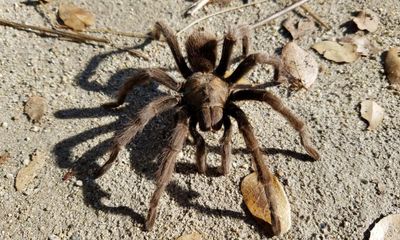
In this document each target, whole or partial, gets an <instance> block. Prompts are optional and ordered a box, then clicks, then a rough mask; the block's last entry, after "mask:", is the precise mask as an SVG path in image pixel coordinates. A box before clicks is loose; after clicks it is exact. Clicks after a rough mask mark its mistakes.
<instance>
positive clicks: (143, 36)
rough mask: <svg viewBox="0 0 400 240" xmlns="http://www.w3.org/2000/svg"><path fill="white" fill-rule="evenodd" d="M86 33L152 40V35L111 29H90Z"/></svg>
mask: <svg viewBox="0 0 400 240" xmlns="http://www.w3.org/2000/svg"><path fill="white" fill-rule="evenodd" d="M86 32H90V33H109V34H114V35H118V36H125V37H133V38H151V37H152V36H151V34H150V33H141V32H122V31H118V30H113V29H110V28H103V29H88V30H86Z"/></svg>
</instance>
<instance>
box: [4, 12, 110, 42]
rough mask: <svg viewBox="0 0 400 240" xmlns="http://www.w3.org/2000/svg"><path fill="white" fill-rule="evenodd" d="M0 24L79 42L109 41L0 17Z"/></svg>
mask: <svg viewBox="0 0 400 240" xmlns="http://www.w3.org/2000/svg"><path fill="white" fill-rule="evenodd" d="M0 25H4V26H9V27H13V28H16V29H20V30H24V31H39V32H41V33H48V34H53V35H57V36H62V37H67V38H70V39H73V40H77V41H81V42H86V41H94V42H100V43H110V41H109V40H108V39H105V38H99V37H93V36H90V35H87V34H83V33H73V32H66V31H60V30H55V29H51V28H45V27H39V26H33V25H27V24H23V23H16V22H12V21H8V20H5V19H1V18H0Z"/></svg>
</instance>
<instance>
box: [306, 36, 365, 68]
mask: <svg viewBox="0 0 400 240" xmlns="http://www.w3.org/2000/svg"><path fill="white" fill-rule="evenodd" d="M312 48H314V49H315V50H316V51H317V52H318V53H320V54H322V55H324V57H325V58H326V59H329V60H332V61H335V62H339V63H342V62H347V63H350V62H354V61H355V60H357V59H358V58H359V57H360V54H359V53H358V52H357V46H356V45H355V44H353V43H338V42H333V41H322V42H319V43H315V44H314V45H312Z"/></svg>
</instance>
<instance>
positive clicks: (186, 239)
mask: <svg viewBox="0 0 400 240" xmlns="http://www.w3.org/2000/svg"><path fill="white" fill-rule="evenodd" d="M202 239H203V237H202V236H201V234H200V233H198V232H196V231H194V232H192V233H190V234H185V235H182V236H180V237H178V238H177V239H176V240H202Z"/></svg>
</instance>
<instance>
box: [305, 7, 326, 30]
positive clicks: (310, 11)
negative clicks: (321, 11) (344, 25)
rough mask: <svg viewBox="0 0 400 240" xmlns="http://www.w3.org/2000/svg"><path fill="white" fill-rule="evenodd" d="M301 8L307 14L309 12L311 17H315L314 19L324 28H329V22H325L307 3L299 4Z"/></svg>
mask: <svg viewBox="0 0 400 240" xmlns="http://www.w3.org/2000/svg"><path fill="white" fill-rule="evenodd" d="M301 8H302V9H303V10H304V11H306V12H307V13H308V14H310V16H311V17H313V18H314V19H315V21H317V22H318V23H319V24H321V25H322V26H324V27H325V28H326V29H328V30H329V29H331V26H329V24H327V23H326V22H325V21H324V20H323V19H322V18H321V17H320V16H318V15H317V14H316V13H315V12H314V11H313V10H312V9H311V8H310V6H308V4H304V5H302V6H301Z"/></svg>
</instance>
